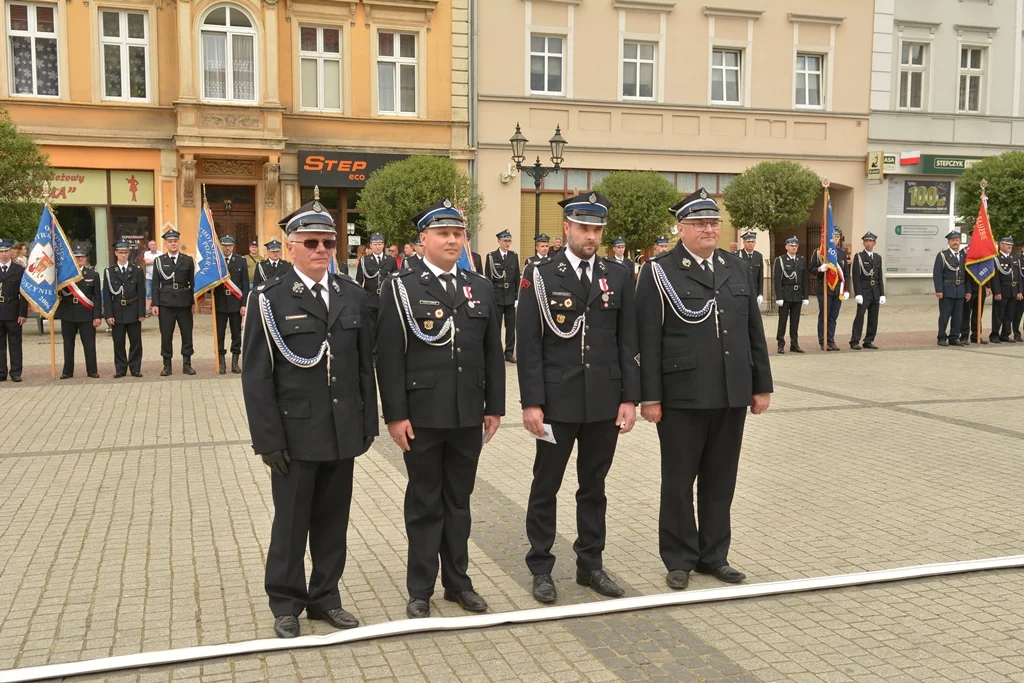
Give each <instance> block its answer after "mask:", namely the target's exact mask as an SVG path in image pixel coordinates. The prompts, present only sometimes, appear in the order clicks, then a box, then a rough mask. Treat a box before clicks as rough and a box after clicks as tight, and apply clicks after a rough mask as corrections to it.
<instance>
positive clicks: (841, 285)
mask: <svg viewBox="0 0 1024 683" xmlns="http://www.w3.org/2000/svg"><path fill="white" fill-rule="evenodd" d="M832 234H833V237H832V239H833V242H834V243H835V247H836V253H837V256H836V260H837V261H838V262H839V267H840V268H841V269H842V271H843V274H842V278H841V279H840V280H839V281H838V282H837V284H836V286H835V287H834V288H830V287H829V286H828V283H827V282H826V281H825V276H826V274H827V271H828V269H829V264H828V259H827V257H826V259H825V263H822V260H821V252H819V251H817V250H816V251H815V252H814V253H812V254H811V261H810V263H809V266H810V268H812V269H813V270H815V271H817V272H818V284H817V286H816V287H815V296H816V297H817V298H818V346H819V347H820V348H821V350H822V351H825V350H828V351H839V346H838V345H837V344H836V325H837V324H838V323H839V310H840V309H841V308H842V306H843V302H844V301H846V300H847V299H849V298H850V293H849V292H847V291H845V287H846V283H847V282H849V281H850V272H849V268H848V267H847V264H846V250H845V249H843V248H842V247H840V246H839V245H840V244H841V243H842V240H843V235H842V233H841V232H839V228H838V227H837V228H836V230H835V232H833V233H832ZM826 291H827V293H828V333H827V334H826V333H825V292H826Z"/></svg>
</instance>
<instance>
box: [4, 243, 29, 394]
mask: <svg viewBox="0 0 1024 683" xmlns="http://www.w3.org/2000/svg"><path fill="white" fill-rule="evenodd" d="M13 247H14V240H9V239H3V238H0V382H6V381H7V378H8V376H9V377H10V378H11V381H12V382H20V381H21V371H22V352H21V332H22V327H23V326H24V324H25V320H27V319H28V299H26V298H25V297H24V296H23V295H22V293H21V276H22V275H24V273H25V268H24V267H22V265H21V264H20V263H18V262H17V261H14V260H12V258H11V249H12V248H13ZM8 349H10V352H11V365H10V371H9V373H8V367H7V351H8Z"/></svg>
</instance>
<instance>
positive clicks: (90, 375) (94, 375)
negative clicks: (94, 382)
mask: <svg viewBox="0 0 1024 683" xmlns="http://www.w3.org/2000/svg"><path fill="white" fill-rule="evenodd" d="M89 377H92V378H93V379H99V378H100V373H98V372H90V373H89Z"/></svg>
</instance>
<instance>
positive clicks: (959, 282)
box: [953, 280, 963, 285]
mask: <svg viewBox="0 0 1024 683" xmlns="http://www.w3.org/2000/svg"><path fill="white" fill-rule="evenodd" d="M962 283H963V280H956V281H955V282H953V284H954V285H959V284H962Z"/></svg>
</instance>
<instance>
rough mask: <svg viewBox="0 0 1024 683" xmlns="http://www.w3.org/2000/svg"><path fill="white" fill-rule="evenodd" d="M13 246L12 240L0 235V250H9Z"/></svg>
mask: <svg viewBox="0 0 1024 683" xmlns="http://www.w3.org/2000/svg"><path fill="white" fill-rule="evenodd" d="M12 248H14V240H11V239H7V238H5V237H0V251H10V250H11V249H12Z"/></svg>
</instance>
